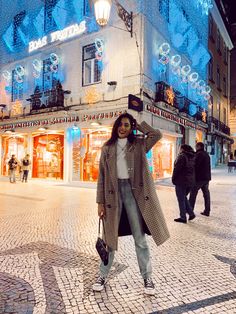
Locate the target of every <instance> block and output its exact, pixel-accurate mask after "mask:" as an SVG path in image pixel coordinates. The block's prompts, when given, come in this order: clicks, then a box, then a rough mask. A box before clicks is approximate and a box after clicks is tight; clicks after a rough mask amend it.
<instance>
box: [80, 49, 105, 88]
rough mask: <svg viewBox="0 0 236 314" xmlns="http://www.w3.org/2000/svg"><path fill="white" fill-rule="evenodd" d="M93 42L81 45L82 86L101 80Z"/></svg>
mask: <svg viewBox="0 0 236 314" xmlns="http://www.w3.org/2000/svg"><path fill="white" fill-rule="evenodd" d="M95 54H96V47H95V44H92V45H88V46H85V47H83V65H82V66H83V86H86V85H90V84H94V83H99V82H101V70H100V68H99V66H98V60H97V59H96V56H95Z"/></svg>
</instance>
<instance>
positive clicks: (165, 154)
mask: <svg viewBox="0 0 236 314" xmlns="http://www.w3.org/2000/svg"><path fill="white" fill-rule="evenodd" d="M175 146H176V138H174V137H172V136H164V137H163V138H162V139H161V140H160V141H159V142H157V144H156V145H154V146H153V148H152V170H151V171H152V175H153V178H154V180H157V179H160V178H167V177H170V176H171V175H172V171H173V160H174V152H175Z"/></svg>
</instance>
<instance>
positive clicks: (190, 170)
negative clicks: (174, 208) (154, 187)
mask: <svg viewBox="0 0 236 314" xmlns="http://www.w3.org/2000/svg"><path fill="white" fill-rule="evenodd" d="M172 183H173V184H174V185H175V193H176V197H177V200H178V204H179V211H180V217H179V218H176V219H174V221H175V222H180V223H187V218H186V214H187V213H188V215H189V220H193V219H194V218H195V217H196V216H195V214H194V212H193V208H192V207H191V205H190V203H189V200H188V198H187V195H188V194H189V192H190V190H191V189H192V187H193V186H194V184H195V153H194V150H193V149H192V147H191V146H189V145H186V144H183V145H181V146H180V151H179V155H178V156H177V158H176V160H175V163H174V171H173V175H172Z"/></svg>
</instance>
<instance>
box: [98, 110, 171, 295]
mask: <svg viewBox="0 0 236 314" xmlns="http://www.w3.org/2000/svg"><path fill="white" fill-rule="evenodd" d="M135 129H137V130H139V131H140V132H142V133H143V137H142V138H140V137H136V136H135V135H134V130H135ZM161 136H162V134H161V132H160V131H159V130H154V129H153V128H152V127H151V126H149V125H148V124H147V123H146V122H142V123H141V124H140V125H139V124H137V123H136V120H135V119H134V118H133V117H132V116H131V115H130V114H128V113H124V114H122V115H120V116H119V117H118V119H117V120H116V121H115V123H114V125H113V129H112V134H111V137H110V139H109V140H108V141H107V142H106V143H105V145H104V146H103V147H102V152H101V158H100V166H99V176H98V185H97V203H98V216H99V217H100V218H104V224H105V233H106V236H105V240H106V243H107V245H108V247H109V251H110V252H109V263H108V265H107V266H105V265H104V264H103V263H101V265H100V276H99V277H98V279H97V281H96V282H95V284H94V285H93V290H94V291H101V290H102V289H103V288H104V285H105V280H106V277H107V276H108V273H109V270H110V268H111V266H112V262H113V259H114V253H115V250H117V243H118V235H128V234H132V235H133V237H134V241H135V249H136V254H137V259H138V264H139V269H140V273H141V275H142V277H143V279H144V292H145V293H146V294H149V295H153V294H154V293H155V287H154V284H153V281H152V279H151V275H152V266H151V261H150V254H149V248H148V244H147V242H146V238H145V233H148V234H151V235H152V237H153V239H154V241H155V242H156V244H157V245H160V244H162V243H163V242H164V241H166V240H167V239H168V237H169V233H168V230H167V227H166V223H165V220H164V216H163V214H162V211H161V208H160V204H159V201H158V198H157V194H156V189H155V185H154V182H153V179H152V176H151V173H150V171H149V166H148V162H147V159H146V153H147V152H148V151H149V150H150V149H151V148H152V146H153V145H154V144H155V143H156V142H157V141H158V140H159V139H160V138H161Z"/></svg>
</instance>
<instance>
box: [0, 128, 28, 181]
mask: <svg viewBox="0 0 236 314" xmlns="http://www.w3.org/2000/svg"><path fill="white" fill-rule="evenodd" d="M27 143H28V141H27V135H26V134H24V133H15V132H14V131H6V132H5V134H4V135H3V136H2V169H1V173H2V175H4V176H7V175H8V161H9V160H10V158H11V156H12V155H15V156H16V158H17V159H18V160H19V161H20V160H22V159H23V158H24V157H25V154H26V153H28V151H27V149H28V147H27ZM19 170H20V169H19V167H18V168H17V169H16V176H19Z"/></svg>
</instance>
